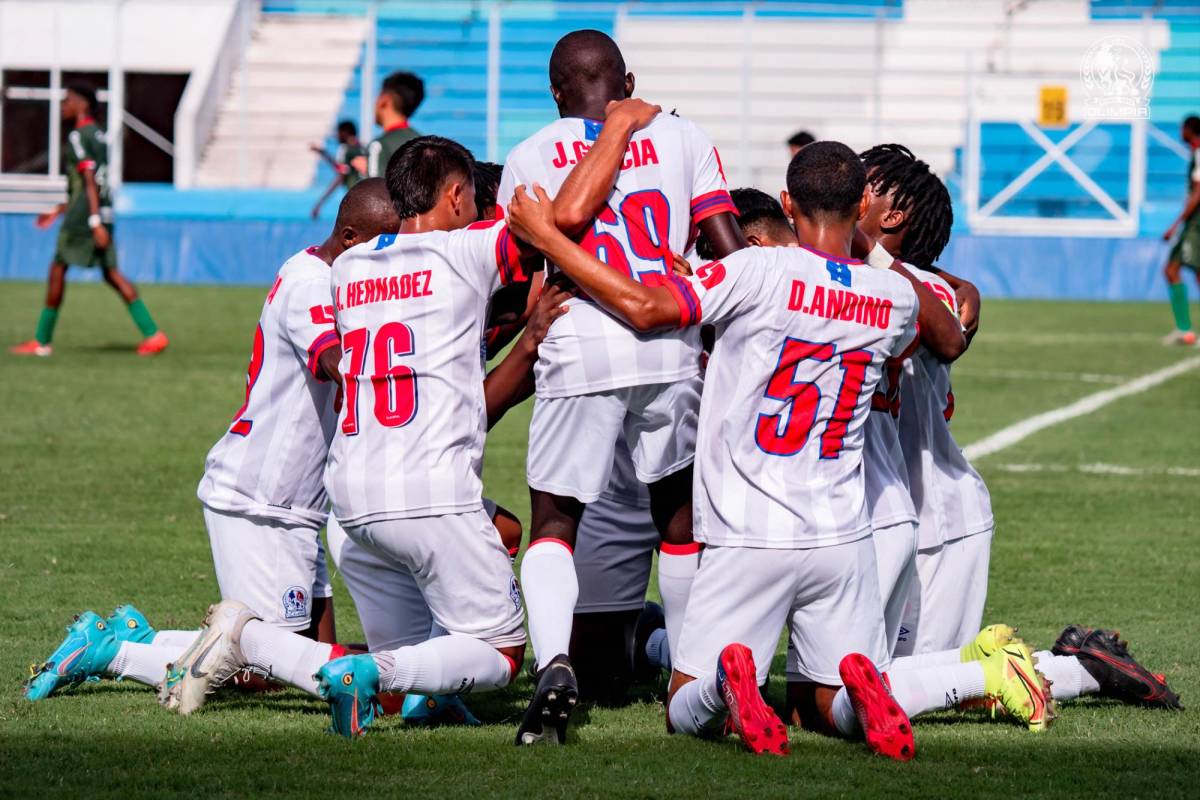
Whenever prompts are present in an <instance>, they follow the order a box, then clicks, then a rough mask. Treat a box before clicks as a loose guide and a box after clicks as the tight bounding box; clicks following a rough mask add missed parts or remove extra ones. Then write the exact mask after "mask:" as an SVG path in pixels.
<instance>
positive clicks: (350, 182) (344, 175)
mask: <svg viewBox="0 0 1200 800" xmlns="http://www.w3.org/2000/svg"><path fill="white" fill-rule="evenodd" d="M337 140H338V148H337V151H336V152H335V153H334V154H333V155H329V153H326V152H325V148H324V147H322V146H321V145H319V144H314V145H312V146H311V148H310V149H311V150H312V151H313V152H314V153H316V154H317V155H319V156H320V157H321V158H323V159H325V161H327V162H328V163H329V166H331V167H333V171H334V172H336V173H337V175H336V176H335V177H334V179H333V180H332V181H330V183H329V188H328V189H326V190H325V194H323V195H321V199H320V200H318V201H317V204H316V205H315V206H313V210H312V218H313V219H316V218H317V217H318V216H319V215H320V213H321V206H322V205H324V204H325V201H326V200H328V199H329V196H330V195H331V194H333V193H334V191H335V190H336V189H337V188H338V187H339V186H344V187H346V189H347V190H349V189H350V188H352V187H353V186H354V184H356V183H358V182H359V181H361V180H362V179H363V178H364V177H366V176H365V175H363V173H362V172H360V171H358V170H357V169H355V168H354V160H355V159H358V158H362V157H364V156H366V154H367V150H366V148H365V147H363V146H362V143H361V142H359V141H358V127H357V126H356V125H355V124H354V123H353V122H351V121H350V120H348V119H344V120H342V121H341V122H339V123H338V126H337Z"/></svg>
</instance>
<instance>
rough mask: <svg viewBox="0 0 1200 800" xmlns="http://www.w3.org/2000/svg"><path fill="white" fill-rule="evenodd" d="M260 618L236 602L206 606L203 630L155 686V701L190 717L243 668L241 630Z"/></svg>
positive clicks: (244, 660) (244, 605)
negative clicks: (156, 689) (156, 692)
mask: <svg viewBox="0 0 1200 800" xmlns="http://www.w3.org/2000/svg"><path fill="white" fill-rule="evenodd" d="M255 619H260V617H259V616H258V615H257V614H255V613H254V612H253V611H251V610H250V609H249V607H247V606H246V604H245V603H242V602H239V601H237V600H222V601H221V602H220V603H217V604H216V605H212V606H209V607H208V614H207V615H205V617H204V629H203V630H202V631H201V633H200V635H199V636H197V637H196V641H194V642H193V643H192V645H191V647H189V648H188V649H187V650H185V651H184V653H183V655H181V656H180V657H179V658H178V659H176V660H175V663H174V664H168V665H167V675H166V677H165V678H164V679H163V682H162V683H161V684H159V686H158V702H159V703H161V704H162V705H164V706H166V707H167V708H169V709H171V710H173V711H178V712H179V713H180V714H190V713H192V712H193V711H195V710H196V709H198V708H200V706H202V705H204V701H205V700H206V699H207V698H208V695H210V694H212V693H213V692H214V691H216V688H217V687H218V686H220V685H221V684H222V683H224V682H225V681H227V680H229V679H230V678H231V677H233V675H234V674H236V673H237V672H239V671H241V670H242V669H243V668H244V667H245V665H246V663H245V662H246V658H245V656H243V655H242V647H241V637H242V628H244V627H246V623H247V622H249V621H251V620H255Z"/></svg>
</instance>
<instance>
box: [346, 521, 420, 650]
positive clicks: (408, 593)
mask: <svg viewBox="0 0 1200 800" xmlns="http://www.w3.org/2000/svg"><path fill="white" fill-rule="evenodd" d="M325 538H326V539H327V541H328V543H329V558H330V560H331V561H332V562H333V565H334V567H336V568H337V569H338V570H339V571H341V573H342V578H343V579H345V581H346V588H347V589H349V590H350V597H351V599H352V600H354V608H355V609H356V610H357V611H358V619H359V621H360V622H361V623H362V627H363V633H364V634H365V635H366V637H367V648H368V649H369V650H371V651H372V652H378V651H381V650H395V649H396V648H398V647H406V646H408V645H414V644H420V643H421V642H423V641H425V640H426V639H428V638H429V636H430V631H431V629H432V626H433V615H432V614H430V613H429V606H428V605H427V604H426V603H425V597H424V596H423V595H422V594H421V587H420V586H418V585H417V579H416V578H415V577H414V576H413V574H412V573H411V572H409V571H408V570H407V569H399V568H398V567H396V566H395V565H394V564H391V563H388V562H387V561H386V560H384V559H383V558H382V557H381V556H378V555H376V554H375V552H374V551H372V550H368V549H367V548H365V547H363V546H362V545H360V544H358V543H357V542H355V541H354V540H353V539H351V538H350V537H349V536H347V535H346V531H345V529H343V528H342V526H341V523H339V522H338V521H337V520H336V519H335V518H333V517H332V516H331V517H330V518H329V526H328V527H327V528H326V529H325Z"/></svg>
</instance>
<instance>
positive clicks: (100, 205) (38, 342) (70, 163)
mask: <svg viewBox="0 0 1200 800" xmlns="http://www.w3.org/2000/svg"><path fill="white" fill-rule="evenodd" d="M95 111H96V95H95V92H94V91H93V90H92V89H91V88H90V87H87V86H83V85H73V86H70V87H68V88H67V91H66V96H65V97H64V98H63V101H62V116H63V120H64V121H65V122H68V123H70V124H72V125H73V126H74V127H73V129H72V130H71V132H70V133H69V134H68V135H67V143H66V147H65V148H64V149H63V172H64V173H66V175H67V202H65V203H62V204H60V205H58V206H56V207H55V208H54V209H53V210H52V211H48V212H46V213H44V214H40V215H39V216H38V219H37V225H38V227H39V228H48V227H50V225H52V224H53V223H54V220H55V219H57V218H58V217H59V216H61V217H62V218H63V221H62V227H61V228H60V229H59V231H58V240H57V243H56V245H55V248H54V258H53V260H52V261H51V262H50V277H49V279H48V281H47V285H46V306H45V308H43V309H42V314H41V317H40V318H39V319H38V325H37V334H36V336H35V337H34V338H33V339H31V340H29V341H27V342H23V343H21V344H19V345H17V346H15V347H12V348H10V350H9V352H11V353H14V354H16V355H33V356H48V355H50V354H51V352H52V348H51V344H50V342H51V340H52V339H53V337H54V326H55V323H57V321H58V310H59V308H60V307H61V306H62V301H63V290H64V288H65V285H66V278H67V268H68V267H69V266H70V265H72V264H75V265H76V266H81V267H99V268H100V269H101V270H103V273H104V281H105V282H106V283H107V284H108V285H109V286H111V287H113V289H115V290H116V291H117V293H118V294H120V295H121V298H122V299H123V300H124V301H125V303H126V305H127V306H128V309H129V316H131V317H132V318H133V321H134V324H136V325H137V327H138V330H139V331H141V333H142V337H143V338H142V342H141V344H140V345H139V346H138V349H137V352H138V355H143V356H150V355H155V354H157V353H161V352H162V351H163V350H164V349H166V347H167V343H168V342H167V337H166V335H165V334H163V332H162V331H160V330H159V329H158V326H157V325H155V324H154V319H153V318H152V317H151V316H150V312H149V311H147V310H146V305H145V304H144V303H143V302H142V301H141V300H140V299H139V298H138V293H137V289H136V288H134V286H133V284H132V283H130V282H129V279H128V278H126V277H125V276H124V275H122V274H121V272H120V271H119V270H118V269H117V248H116V244H115V242H114V241H113V209H112V200H111V198H110V197H109V192H108V145H107V143H106V142H105V140H104V132H103V131H102V130H100V128H99V127H98V126H97V125H96V120H95V118H94V114H95Z"/></svg>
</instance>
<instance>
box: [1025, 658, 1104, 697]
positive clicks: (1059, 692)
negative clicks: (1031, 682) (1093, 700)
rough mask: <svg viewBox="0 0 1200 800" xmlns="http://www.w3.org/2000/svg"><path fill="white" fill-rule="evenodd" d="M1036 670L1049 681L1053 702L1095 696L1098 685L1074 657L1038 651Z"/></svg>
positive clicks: (1098, 688) (1098, 689)
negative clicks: (1081, 696) (1087, 695)
mask: <svg viewBox="0 0 1200 800" xmlns="http://www.w3.org/2000/svg"><path fill="white" fill-rule="evenodd" d="M1033 656H1034V658H1036V659H1037V670H1038V672H1040V673H1042V674H1043V675H1045V676H1046V679H1047V680H1048V681H1050V694H1051V695H1053V696H1054V699H1055V700H1074V699H1075V698H1076V697H1079V696H1080V695H1081V694H1095V693H1096V692H1098V691H1100V684H1099V683H1097V682H1096V679H1095V678H1093V677H1092V675H1091V673H1090V672H1088V671H1087V670H1086V669H1084V668H1083V664H1082V663H1080V661H1079V659H1078V658H1076V657H1075V656H1056V655H1054V653H1051V652H1050V651H1049V650H1038V651H1037V652H1036V653H1034V654H1033Z"/></svg>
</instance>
